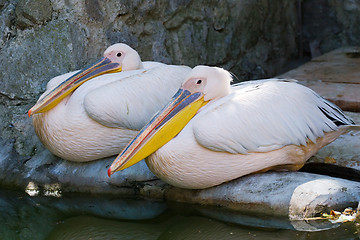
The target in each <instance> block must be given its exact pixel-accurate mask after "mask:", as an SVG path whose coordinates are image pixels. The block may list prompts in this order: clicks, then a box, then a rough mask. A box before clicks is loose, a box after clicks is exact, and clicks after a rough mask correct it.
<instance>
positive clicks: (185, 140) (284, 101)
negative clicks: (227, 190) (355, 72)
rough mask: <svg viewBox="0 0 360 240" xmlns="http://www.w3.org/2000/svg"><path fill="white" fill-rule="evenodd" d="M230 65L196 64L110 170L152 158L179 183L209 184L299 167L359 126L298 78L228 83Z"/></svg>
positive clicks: (153, 166)
mask: <svg viewBox="0 0 360 240" xmlns="http://www.w3.org/2000/svg"><path fill="white" fill-rule="evenodd" d="M231 80H232V78H231V75H230V74H229V72H227V71H225V70H224V69H221V68H216V67H207V66H198V67H195V68H194V69H193V70H192V71H191V73H190V74H189V75H188V77H187V78H186V79H185V81H184V83H183V84H182V87H181V88H180V90H179V91H178V92H177V94H175V95H174V97H173V99H172V100H171V102H170V103H168V105H166V106H165V107H164V108H163V110H161V111H160V112H159V113H158V114H157V115H156V116H155V117H154V118H153V119H152V120H151V121H150V122H149V123H148V124H147V125H146V126H145V127H144V128H143V129H142V130H141V131H140V132H139V134H138V135H137V136H136V137H135V138H134V139H133V140H132V141H131V142H130V143H129V145H128V146H127V147H125V149H124V150H123V151H122V153H121V154H120V155H119V156H118V157H117V158H116V159H115V161H114V162H113V164H112V165H111V166H110V168H109V170H108V174H109V176H110V175H111V174H113V173H114V172H116V171H119V170H123V169H125V168H127V167H129V166H131V165H133V164H135V163H137V162H138V161H140V160H141V159H143V158H145V157H147V158H146V163H147V165H148V167H149V168H150V170H151V171H152V172H153V173H154V174H155V175H157V176H158V177H159V178H161V179H162V180H164V181H165V182H167V183H169V184H171V185H173V186H176V187H181V188H190V189H203V188H208V187H212V186H216V185H219V184H221V183H224V182H227V181H230V180H233V179H236V178H239V177H241V176H244V175H247V174H251V173H255V172H265V171H268V170H291V171H295V170H298V169H299V168H301V167H302V166H303V165H304V163H305V162H306V161H307V159H309V158H310V157H311V156H312V155H313V154H315V153H316V152H317V151H318V150H319V149H320V148H322V147H324V146H325V145H327V144H328V143H330V142H332V141H333V140H335V139H336V138H337V137H338V136H339V135H341V134H343V133H345V132H347V131H349V130H351V129H356V130H359V128H360V126H357V125H354V123H353V121H352V120H351V119H350V118H348V117H347V116H345V114H344V113H343V112H342V111H341V109H339V108H338V107H337V106H335V105H334V104H332V103H330V102H328V101H327V100H325V99H323V98H322V97H320V96H319V95H318V94H316V93H315V92H313V91H312V90H311V89H309V88H307V87H305V86H302V85H300V84H297V83H296V82H295V81H294V80H280V79H268V80H258V81H250V82H244V83H241V84H238V85H234V86H232V87H231V86H230V82H231Z"/></svg>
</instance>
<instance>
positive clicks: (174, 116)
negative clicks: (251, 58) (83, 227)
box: [108, 66, 232, 176]
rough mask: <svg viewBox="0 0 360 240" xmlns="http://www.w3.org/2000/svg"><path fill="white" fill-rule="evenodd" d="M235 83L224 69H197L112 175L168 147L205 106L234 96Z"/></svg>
mask: <svg viewBox="0 0 360 240" xmlns="http://www.w3.org/2000/svg"><path fill="white" fill-rule="evenodd" d="M231 80H232V77H231V75H230V73H229V72H228V71H226V70H224V69H222V68H218V67H207V66H197V67H195V68H194V69H193V70H192V71H191V72H190V73H189V75H188V76H187V78H186V79H185V81H184V82H183V84H182V86H181V88H180V89H179V90H178V92H177V93H176V94H175V95H174V96H173V98H172V99H171V101H170V102H169V103H168V104H167V105H166V106H165V107H164V108H163V109H162V110H160V111H159V112H158V113H157V114H156V115H155V116H154V118H153V119H152V120H150V122H149V123H148V124H146V125H145V127H144V128H143V129H141V131H140V132H139V134H138V135H137V136H135V138H134V139H133V140H132V141H131V142H130V143H129V144H128V145H127V146H126V147H125V148H124V150H123V151H122V152H121V153H120V154H119V155H118V156H117V157H116V159H115V160H114V162H113V163H112V165H111V166H110V168H109V169H108V175H109V176H110V175H111V174H113V173H114V172H116V171H119V170H123V169H125V168H128V167H130V166H132V165H134V164H135V163H137V162H139V161H140V160H142V159H144V158H146V157H147V156H149V155H150V154H152V153H153V152H155V151H156V150H157V149H159V148H160V147H162V146H163V145H165V144H166V143H167V142H168V141H170V140H171V139H172V138H174V137H175V136H176V135H177V134H178V133H179V132H180V131H181V130H182V129H183V128H184V127H185V126H186V124H187V123H188V122H189V121H190V120H191V119H192V118H193V117H194V116H195V115H196V113H197V112H198V111H199V110H200V109H201V108H202V107H203V106H204V105H206V104H207V103H208V102H210V101H213V100H216V99H219V98H222V97H224V96H226V95H228V94H230V92H231V88H230V82H231Z"/></svg>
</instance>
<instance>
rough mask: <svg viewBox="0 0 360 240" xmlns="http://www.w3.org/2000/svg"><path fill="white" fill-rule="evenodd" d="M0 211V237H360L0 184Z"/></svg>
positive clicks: (349, 230) (325, 226)
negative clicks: (33, 191) (33, 192)
mask: <svg viewBox="0 0 360 240" xmlns="http://www.w3.org/2000/svg"><path fill="white" fill-rule="evenodd" d="M47 195H51V194H47ZM0 214H1V215H0V216H1V217H0V219H1V223H2V224H0V239H11V240H12V239H22V240H23V239H278V240H279V239H280V240H281V239H302V240H304V239H360V234H359V232H360V227H359V226H358V228H359V229H356V225H355V224H354V223H344V224H331V223H329V222H328V221H327V220H326V221H313V222H312V221H308V222H305V221H295V222H290V221H288V220H287V219H278V218H272V217H264V216H262V217H261V218H259V217H255V216H245V215H241V214H240V213H237V212H233V211H232V212H231V211H224V210H221V209H218V208H205V207H200V206H189V205H183V204H175V203H164V202H159V201H150V200H144V199H126V198H120V197H116V196H93V195H86V196H84V195H76V194H67V195H64V196H61V197H59V196H58V197H51V196H35V197H31V196H29V195H28V194H26V193H25V192H16V191H10V190H4V189H2V190H1V189H0ZM296 229H302V231H297V230H296Z"/></svg>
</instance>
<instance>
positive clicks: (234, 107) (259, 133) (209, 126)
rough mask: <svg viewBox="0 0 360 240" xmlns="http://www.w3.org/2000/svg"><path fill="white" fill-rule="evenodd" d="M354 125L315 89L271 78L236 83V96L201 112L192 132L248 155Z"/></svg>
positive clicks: (210, 144)
mask: <svg viewBox="0 0 360 240" xmlns="http://www.w3.org/2000/svg"><path fill="white" fill-rule="evenodd" d="M352 123H353V122H352V121H351V119H349V118H347V117H346V116H345V115H344V114H343V113H342V111H341V110H340V109H339V108H338V107H337V106H335V105H334V104H332V103H330V102H328V101H327V100H325V99H323V98H322V97H320V96H319V95H318V94H316V93H315V92H313V91H312V90H311V89H309V88H307V87H304V86H302V85H299V84H297V83H295V82H294V81H287V80H278V79H271V80H261V81H251V82H245V83H242V84H238V85H234V86H233V93H232V94H230V95H229V96H227V97H225V98H223V99H220V100H218V101H215V102H214V103H213V104H208V105H207V106H205V107H204V109H203V110H202V111H201V112H200V113H198V116H197V117H196V118H195V119H194V123H193V124H194V125H193V130H194V135H195V138H196V140H197V141H198V143H199V144H200V145H202V146H204V147H206V148H209V149H211V150H214V151H226V152H230V153H242V154H246V153H248V152H265V151H271V150H274V149H278V148H281V147H283V146H285V145H288V144H296V145H300V144H301V145H306V143H307V141H308V140H311V141H313V142H315V141H316V139H317V138H318V137H322V136H324V132H329V131H333V130H336V129H337V128H338V125H342V124H343V125H344V124H345V125H347V124H352Z"/></svg>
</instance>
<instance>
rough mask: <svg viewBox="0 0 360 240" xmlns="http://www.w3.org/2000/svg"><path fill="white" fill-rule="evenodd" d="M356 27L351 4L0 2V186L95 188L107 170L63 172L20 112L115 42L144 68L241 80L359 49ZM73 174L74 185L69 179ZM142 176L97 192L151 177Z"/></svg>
mask: <svg viewBox="0 0 360 240" xmlns="http://www.w3.org/2000/svg"><path fill="white" fill-rule="evenodd" d="M359 18H360V2H358V1H355V0H346V1H335V0H321V1H315V0H303V1H300V0H290V1H287V0H286V1H285V0H284V1H270V0H257V1H252V0H224V1H215V0H172V1H167V0H158V1H156V0H148V1H141V0H122V1H110V0H107V1H106V0H104V1H100V0H8V1H6V0H0V66H1V71H0V118H1V121H0V129H1V132H0V182H2V183H3V184H13V185H16V186H24V185H26V184H27V183H28V182H29V181H36V182H39V183H41V184H45V183H50V182H56V181H61V182H62V183H65V185H66V183H68V185H69V189H70V190H71V187H70V185H71V184H70V183H71V182H73V181H78V182H80V185H79V186H80V187H79V189H81V188H82V187H81V186H83V185H81V184H88V188H83V189H82V190H84V189H85V190H86V189H87V190H86V191H88V189H90V188H91V185H94V182H91V183H89V179H92V177H93V176H92V174H94V171H99V169H102V168H104V169H105V167H106V165H107V164H109V163H110V162H109V161H107V162H106V163H94V164H93V165H92V167H94V169H95V170H94V169H92V168H91V167H87V168H84V169H82V166H79V165H72V164H70V163H64V161H62V160H61V159H58V158H56V157H54V156H52V155H51V154H50V153H49V152H48V151H47V150H46V149H44V147H43V146H42V144H41V143H40V142H39V140H38V139H37V137H36V135H35V133H34V130H33V128H32V124H31V119H30V118H28V117H27V115H26V113H27V110H28V109H29V108H30V107H31V106H32V105H33V104H34V103H35V102H36V100H37V98H38V97H39V96H40V94H41V93H42V92H43V91H44V90H45V86H46V83H47V81H48V80H49V79H51V78H52V77H54V76H56V75H59V74H62V73H65V72H68V71H71V70H75V69H79V68H82V67H83V66H84V65H87V64H89V63H91V62H93V61H94V60H95V59H97V58H99V57H100V56H101V55H102V53H103V51H104V50H105V48H106V47H108V46H109V45H111V44H113V43H117V42H124V43H127V44H129V45H130V46H132V47H133V48H135V49H136V50H137V51H138V52H139V53H140V56H141V57H142V59H143V60H154V61H161V62H164V63H169V64H185V65H189V66H191V67H193V66H195V65H198V64H206V65H217V66H221V67H224V68H226V69H228V70H230V71H232V72H233V73H234V74H235V75H236V76H237V78H238V80H239V81H242V80H248V79H257V78H264V77H270V76H274V75H276V74H279V73H281V72H283V71H285V70H286V69H288V68H289V67H290V66H293V64H292V62H297V60H299V57H302V56H304V57H307V56H309V55H311V54H312V55H316V54H319V53H322V52H326V51H329V50H332V49H334V48H337V47H339V46H342V45H360V43H359V41H360V40H359V39H360V28H359V27H358V26H359V24H358V23H359V20H360V19H359ZM310 46H311V47H310ZM314 49H315V50H314ZM300 61H302V60H301V59H300ZM74 168H78V169H81V170H79V171H78V172H77V177H79V178H81V179H82V180H79V179H73V174H70V173H69V169H74ZM139 168H141V166H140V167H139ZM59 169H61V170H59ZM91 169H92V170H91ZM136 171H140V170H139V169H137V170H136ZM141 171H142V170H141ZM143 171H145V172H144V175H143V178H141V177H137V178H132V177H134V173H135V170H134V171H133V172H131V171H130V172H129V174H130V175H129V176H127V175H126V174H125V177H124V178H123V179H121V180H119V179H111V180H109V179H107V178H106V179H105V178H104V179H101V184H103V185H101V184H99V186H101V187H104V186H105V185H106V186H109V187H110V188H111V186H112V185H111V184H115V183H114V182H116V181H118V182H117V184H118V185H119V184H120V185H121V184H123V182H124V181H127V182H129V181H130V180H131V179H133V180H134V181H137V180H139V181H140V180H144V179H151V178H153V176H152V175H151V173H149V172H146V171H147V170H143ZM59 179H60V180H59ZM129 179H130V180H129ZM93 181H96V180H93ZM99 181H100V180H99ZM110 181H112V183H111V184H110V183H109V182H110ZM109 184H110V185H109ZM79 189H77V190H79ZM99 189H100V187H99ZM73 190H74V189H73Z"/></svg>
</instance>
